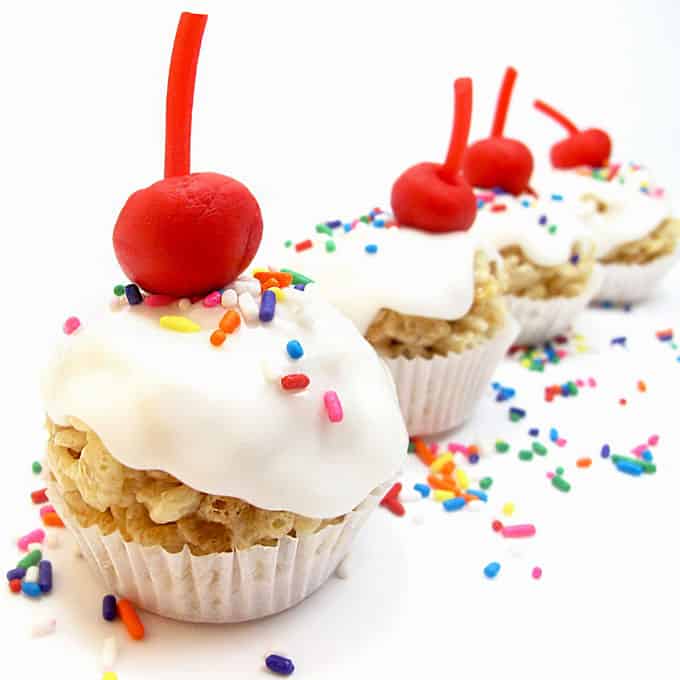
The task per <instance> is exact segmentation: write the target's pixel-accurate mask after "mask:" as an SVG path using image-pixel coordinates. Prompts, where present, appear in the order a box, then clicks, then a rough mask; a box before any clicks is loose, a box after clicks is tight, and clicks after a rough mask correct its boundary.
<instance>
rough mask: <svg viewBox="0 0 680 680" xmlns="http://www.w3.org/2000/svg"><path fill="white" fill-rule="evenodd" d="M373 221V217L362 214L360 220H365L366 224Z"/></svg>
mask: <svg viewBox="0 0 680 680" xmlns="http://www.w3.org/2000/svg"><path fill="white" fill-rule="evenodd" d="M370 221H371V218H370V217H369V216H368V215H362V216H361V217H360V218H359V222H363V223H364V224H368V223H369V222H370Z"/></svg>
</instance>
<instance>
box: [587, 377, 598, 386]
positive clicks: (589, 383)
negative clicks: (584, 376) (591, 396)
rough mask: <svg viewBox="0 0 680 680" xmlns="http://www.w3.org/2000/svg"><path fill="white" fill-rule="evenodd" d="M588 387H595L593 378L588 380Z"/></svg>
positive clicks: (595, 383)
mask: <svg viewBox="0 0 680 680" xmlns="http://www.w3.org/2000/svg"><path fill="white" fill-rule="evenodd" d="M588 385H590V387H597V382H596V380H595V378H588Z"/></svg>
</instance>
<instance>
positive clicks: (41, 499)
mask: <svg viewBox="0 0 680 680" xmlns="http://www.w3.org/2000/svg"><path fill="white" fill-rule="evenodd" d="M31 500H32V501H33V502H34V503H35V504H36V505H39V504H40V503H47V489H38V490H37V491H34V492H33V493H32V494H31Z"/></svg>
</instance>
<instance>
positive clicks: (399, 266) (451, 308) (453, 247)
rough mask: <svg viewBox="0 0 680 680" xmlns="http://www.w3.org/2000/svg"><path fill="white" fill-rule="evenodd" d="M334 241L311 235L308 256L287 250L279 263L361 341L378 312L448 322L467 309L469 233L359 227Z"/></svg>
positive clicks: (472, 240) (338, 233) (473, 242)
mask: <svg viewBox="0 0 680 680" xmlns="http://www.w3.org/2000/svg"><path fill="white" fill-rule="evenodd" d="M333 234H334V235H333V237H331V236H328V235H324V234H315V236H314V238H312V239H311V240H312V242H313V243H314V245H313V247H312V248H309V249H308V250H304V251H302V252H300V253H296V252H294V248H293V247H291V248H289V249H286V252H285V254H284V255H282V256H281V258H282V260H284V259H285V261H286V262H289V263H291V264H290V266H291V268H292V269H294V270H296V271H299V272H301V273H303V274H305V276H309V277H310V278H311V279H313V280H314V282H315V284H314V285H315V286H318V287H319V289H320V290H321V292H322V293H323V295H324V297H325V298H326V299H328V300H330V302H332V303H333V304H334V305H335V306H336V307H337V308H338V309H340V310H341V311H342V312H343V313H344V314H345V315H346V316H348V317H349V318H350V319H351V320H352V321H353V322H354V324H355V325H356V327H357V328H358V329H359V331H360V332H361V333H362V334H363V333H365V332H366V330H367V329H368V327H369V326H370V325H371V322H372V321H373V319H374V318H375V316H376V314H377V313H378V312H379V311H380V310H381V309H383V308H386V309H392V310H394V311H396V312H400V313H401V314H407V315H415V316H424V317H428V318H436V319H447V320H454V319H460V318H461V317H463V316H465V315H466V314H467V313H468V311H469V310H470V308H471V307H472V303H473V301H474V295H475V285H474V283H475V275H474V259H475V257H474V256H475V251H476V250H478V249H479V247H480V246H479V243H478V241H477V238H476V237H475V236H474V235H473V234H472V233H471V232H470V231H466V232H452V233H447V234H434V233H430V232H425V231H421V230H419V229H410V228H407V227H388V228H384V227H375V226H373V225H367V224H364V223H359V224H358V225H356V226H355V228H354V229H352V230H351V231H349V232H345V230H344V229H343V228H342V227H340V228H337V229H334V230H333ZM328 240H333V242H334V243H335V248H336V249H335V251H334V252H332V253H329V252H326V248H325V243H326V241H328ZM367 245H376V246H377V247H378V250H377V252H376V253H374V254H370V253H367V252H366V246H367Z"/></svg>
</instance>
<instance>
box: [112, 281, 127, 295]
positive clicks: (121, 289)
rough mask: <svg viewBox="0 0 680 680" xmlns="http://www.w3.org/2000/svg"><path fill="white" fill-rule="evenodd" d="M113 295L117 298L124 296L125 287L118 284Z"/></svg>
mask: <svg viewBox="0 0 680 680" xmlns="http://www.w3.org/2000/svg"><path fill="white" fill-rule="evenodd" d="M113 294H114V295H117V296H118V297H121V296H122V295H125V286H123V285H121V284H120V283H119V284H118V285H117V286H114V287H113Z"/></svg>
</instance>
